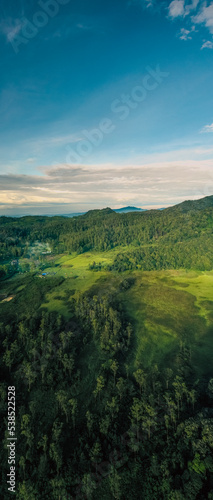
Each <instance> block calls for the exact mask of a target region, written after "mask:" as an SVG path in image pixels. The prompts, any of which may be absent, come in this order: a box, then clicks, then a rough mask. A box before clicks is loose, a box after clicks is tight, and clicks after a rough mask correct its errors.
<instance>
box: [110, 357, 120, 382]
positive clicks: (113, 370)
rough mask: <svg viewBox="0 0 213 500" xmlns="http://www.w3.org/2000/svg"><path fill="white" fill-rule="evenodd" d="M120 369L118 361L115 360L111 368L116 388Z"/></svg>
mask: <svg viewBox="0 0 213 500" xmlns="http://www.w3.org/2000/svg"><path fill="white" fill-rule="evenodd" d="M118 367H119V364H118V362H117V361H116V360H114V361H113V362H112V364H111V366H110V368H111V370H112V372H113V375H114V386H115V377H116V373H117V371H118Z"/></svg>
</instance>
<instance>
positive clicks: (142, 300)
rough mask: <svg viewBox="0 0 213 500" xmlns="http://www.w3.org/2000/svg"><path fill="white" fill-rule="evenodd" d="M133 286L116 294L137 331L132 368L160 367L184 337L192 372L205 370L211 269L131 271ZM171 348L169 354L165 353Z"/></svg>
mask: <svg viewBox="0 0 213 500" xmlns="http://www.w3.org/2000/svg"><path fill="white" fill-rule="evenodd" d="M133 275H134V276H135V284H134V286H133V287H132V288H131V289H130V290H128V291H127V292H124V293H122V294H121V299H122V300H123V302H124V304H125V308H126V310H127V311H128V314H129V317H130V318H131V320H132V321H133V323H134V325H135V331H136V336H137V341H136V349H135V358H134V367H137V366H146V367H148V366H150V365H151V364H152V363H158V364H159V365H161V366H163V363H164V360H165V356H166V357H169V358H170V360H171V366H172V360H173V359H174V356H175V354H176V353H177V349H178V347H179V345H180V342H183V343H184V342H185V341H187V342H189V343H190V345H191V348H192V360H193V365H194V366H195V368H196V369H197V372H198V376H202V374H204V373H206V374H208V373H211V368H212V356H213V327H212V319H213V273H196V272H186V271H158V272H156V271H155V272H154V271H153V272H143V273H139V272H135V273H133ZM172 353H173V355H174V356H172V355H171V354H172Z"/></svg>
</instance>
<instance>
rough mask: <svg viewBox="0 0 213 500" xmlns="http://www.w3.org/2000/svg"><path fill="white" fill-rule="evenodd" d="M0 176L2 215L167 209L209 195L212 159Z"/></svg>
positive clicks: (62, 168) (58, 168) (57, 168)
mask: <svg viewBox="0 0 213 500" xmlns="http://www.w3.org/2000/svg"><path fill="white" fill-rule="evenodd" d="M42 171H43V174H42V175H14V174H10V175H5V174H4V175H0V213H1V214H11V215H12V214H14V215H15V214H20V213H23V214H24V213H32V214H33V213H37V214H38V213H68V212H79V211H86V210H89V209H90V208H103V207H106V206H111V207H118V206H124V205H130V204H131V205H136V206H140V207H148V208H154V207H156V206H157V207H165V206H169V205H173V204H175V203H179V202H180V201H183V200H185V199H194V198H199V197H200V198H201V197H203V196H207V195H210V194H213V160H203V161H202V162H201V161H196V160H187V161H183V160H179V161H167V162H159V163H157V162H155V163H150V164H141V165H125V166H123V165H112V164H110V165H109V164H103V165H100V166H97V165H89V166H87V167H85V166H81V165H78V166H73V165H65V164H62V165H56V166H54V167H43V168H42Z"/></svg>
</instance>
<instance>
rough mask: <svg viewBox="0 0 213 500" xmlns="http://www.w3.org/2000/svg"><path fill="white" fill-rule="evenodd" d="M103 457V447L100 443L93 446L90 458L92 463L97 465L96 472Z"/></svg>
mask: <svg viewBox="0 0 213 500" xmlns="http://www.w3.org/2000/svg"><path fill="white" fill-rule="evenodd" d="M100 457H101V445H100V443H99V442H98V441H96V443H95V444H94V445H93V447H92V449H91V451H90V458H91V461H92V462H93V463H94V464H95V468H96V472H97V466H98V461H99V460H100Z"/></svg>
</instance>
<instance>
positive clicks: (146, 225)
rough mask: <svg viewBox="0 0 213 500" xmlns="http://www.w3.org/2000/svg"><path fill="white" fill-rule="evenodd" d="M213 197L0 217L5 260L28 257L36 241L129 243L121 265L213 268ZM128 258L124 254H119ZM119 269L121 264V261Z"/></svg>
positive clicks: (69, 247) (73, 246) (55, 245)
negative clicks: (156, 206) (136, 207)
mask: <svg viewBox="0 0 213 500" xmlns="http://www.w3.org/2000/svg"><path fill="white" fill-rule="evenodd" d="M212 230H213V196H208V197H206V198H203V199H201V200H197V201H193V202H190V201H186V202H184V203H182V204H180V205H176V206H174V207H171V208H167V209H165V210H163V211H159V210H149V211H145V212H133V213H126V214H117V213H115V212H114V211H113V210H111V209H110V208H106V209H103V210H92V211H89V212H87V213H86V214H85V215H82V216H80V217H74V218H72V219H67V218H64V217H58V216H57V217H51V218H50V217H40V216H32V217H29V216H27V217H22V218H20V219H16V218H7V217H1V218H0V259H1V261H2V260H3V261H4V260H6V259H8V258H10V257H12V258H13V257H19V256H25V255H27V253H28V248H29V246H30V245H32V244H33V242H35V241H40V242H43V241H45V242H48V243H49V244H50V246H51V250H52V251H53V252H54V253H63V252H68V253H71V252H77V253H79V254H80V253H85V252H87V251H91V250H96V251H106V250H110V249H112V248H115V247H119V246H121V247H124V246H127V247H129V253H130V254H129V255H127V254H125V259H126V264H125V265H123V264H122V266H121V267H122V270H125V269H126V268H127V269H131V268H132V267H135V266H137V265H140V266H141V265H142V263H143V267H142V268H143V269H146V270H150V269H153V268H154V269H155V268H156V269H161V268H168V267H170V268H171V267H172V268H177V267H197V268H199V269H201V270H202V269H211V268H212V267H213V243H212ZM118 259H120V260H122V261H123V260H125V259H123V257H122V256H121V257H118ZM116 266H117V270H121V269H120V265H117V264H116Z"/></svg>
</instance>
